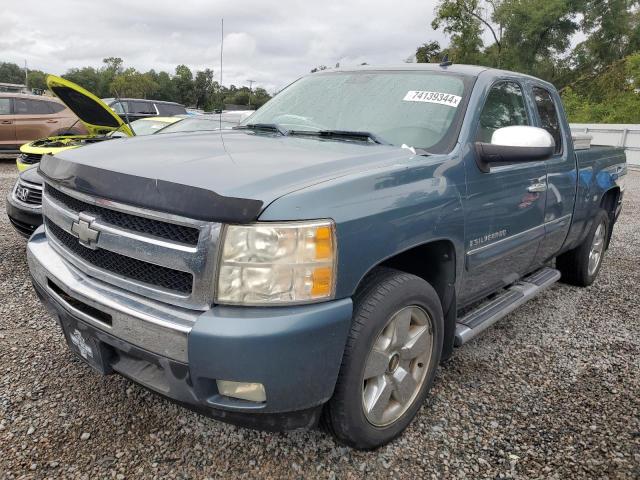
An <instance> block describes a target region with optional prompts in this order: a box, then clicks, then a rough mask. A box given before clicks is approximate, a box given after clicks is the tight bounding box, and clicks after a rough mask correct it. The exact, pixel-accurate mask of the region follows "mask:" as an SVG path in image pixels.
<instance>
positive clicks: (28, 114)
mask: <svg viewBox="0 0 640 480" xmlns="http://www.w3.org/2000/svg"><path fill="white" fill-rule="evenodd" d="M85 133H87V132H86V129H85V128H84V126H83V125H82V124H81V123H80V122H78V117H76V116H75V115H74V114H73V112H72V111H71V110H69V109H68V108H67V107H66V106H65V105H64V104H63V103H62V102H60V101H59V100H58V99H56V98H53V97H42V96H38V95H23V94H18V93H0V150H5V151H6V150H13V151H17V150H18V149H19V148H20V145H22V144H23V143H27V142H30V141H31V140H36V139H38V138H43V137H50V136H53V135H62V134H72V135H82V134H85Z"/></svg>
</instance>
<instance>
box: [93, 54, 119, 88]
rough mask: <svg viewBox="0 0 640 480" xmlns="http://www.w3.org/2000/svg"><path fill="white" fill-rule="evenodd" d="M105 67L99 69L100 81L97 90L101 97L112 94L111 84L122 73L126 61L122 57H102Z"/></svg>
mask: <svg viewBox="0 0 640 480" xmlns="http://www.w3.org/2000/svg"><path fill="white" fill-rule="evenodd" d="M102 63H103V67H102V68H101V69H100V70H99V71H98V74H99V75H98V78H99V79H100V83H99V85H98V89H97V92H94V93H95V94H96V95H97V96H99V97H106V96H108V95H111V84H112V83H113V81H114V80H115V78H116V77H117V76H118V75H122V72H123V64H124V62H123V61H122V59H121V58H120V57H107V58H103V59H102Z"/></svg>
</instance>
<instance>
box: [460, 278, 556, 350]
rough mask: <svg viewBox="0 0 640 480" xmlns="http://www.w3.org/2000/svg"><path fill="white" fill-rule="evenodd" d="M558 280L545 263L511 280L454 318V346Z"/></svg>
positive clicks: (478, 332) (464, 341)
mask: <svg viewBox="0 0 640 480" xmlns="http://www.w3.org/2000/svg"><path fill="white" fill-rule="evenodd" d="M558 280H560V272H559V271H558V270H555V269H553V268H549V267H545V268H542V269H540V270H537V271H536V272H534V273H532V274H531V275H528V276H526V277H524V278H523V279H522V280H520V281H519V282H517V283H514V284H513V285H511V286H510V287H509V288H507V289H506V290H505V291H504V292H502V293H501V294H500V295H498V296H497V297H495V298H493V299H491V300H489V301H487V302H485V303H482V304H481V305H480V306H479V307H478V308H476V309H474V310H472V311H471V312H469V313H468V314H466V315H465V316H464V317H462V318H460V319H459V320H458V323H457V324H456V337H455V346H456V347H459V346H461V345H464V344H465V343H467V342H468V341H469V340H471V339H473V338H475V337H476V336H478V335H479V334H480V333H481V332H483V331H484V330H486V329H487V328H489V327H490V326H491V325H493V324H494V323H496V322H497V321H498V320H500V319H501V318H504V317H505V316H507V315H508V314H509V313H511V312H513V311H514V310H515V309H516V308H518V307H519V306H520V305H522V304H523V303H525V302H527V301H529V300H531V299H532V298H533V297H535V296H536V295H538V294H539V293H540V292H542V291H543V290H545V289H546V288H548V287H550V286H551V285H553V284H554V283H556V282H557V281H558Z"/></svg>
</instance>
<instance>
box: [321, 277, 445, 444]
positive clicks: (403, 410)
mask: <svg viewBox="0 0 640 480" xmlns="http://www.w3.org/2000/svg"><path fill="white" fill-rule="evenodd" d="M442 337H443V314H442V308H441V305H440V300H439V298H438V295H437V294H436V292H435V290H434V289H433V288H432V287H431V285H429V284H428V283H427V282H425V281H424V280H422V279H421V278H419V277H416V276H414V275H409V274H406V273H402V272H399V271H397V270H391V269H387V268H379V269H376V271H374V272H373V273H372V274H371V275H369V277H368V278H367V279H366V280H365V282H364V285H363V287H362V288H361V289H360V291H359V293H358V294H357V295H356V296H355V298H354V318H353V324H352V328H351V331H350V334H349V338H348V340H347V346H346V349H345V353H344V357H343V362H342V366H341V370H340V374H339V377H338V382H337V384H336V389H335V392H334V395H333V397H332V399H331V400H330V401H329V403H328V404H327V406H326V407H325V411H324V423H325V425H326V426H327V427H328V429H329V430H330V431H331V433H333V435H334V436H335V437H336V438H337V439H338V440H339V441H341V442H342V443H345V444H347V445H350V446H352V447H355V448H359V449H371V448H376V447H379V446H381V445H384V444H385V443H387V442H389V441H390V440H392V439H393V438H395V437H396V436H397V435H399V434H400V433H401V432H402V431H403V430H404V429H405V428H406V427H407V426H408V425H409V423H410V422H411V420H412V419H413V417H414V416H415V414H416V412H417V411H418V410H419V408H420V406H421V405H422V403H423V401H424V399H425V397H426V396H427V393H428V391H429V389H430V388H431V384H432V382H433V378H434V376H435V372H436V369H437V366H438V362H439V359H440V354H441V351H442Z"/></svg>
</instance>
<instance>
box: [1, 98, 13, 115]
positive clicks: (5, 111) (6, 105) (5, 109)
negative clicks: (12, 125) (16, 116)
mask: <svg viewBox="0 0 640 480" xmlns="http://www.w3.org/2000/svg"><path fill="white" fill-rule="evenodd" d="M10 114H11V99H10V98H0V115H10Z"/></svg>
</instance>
